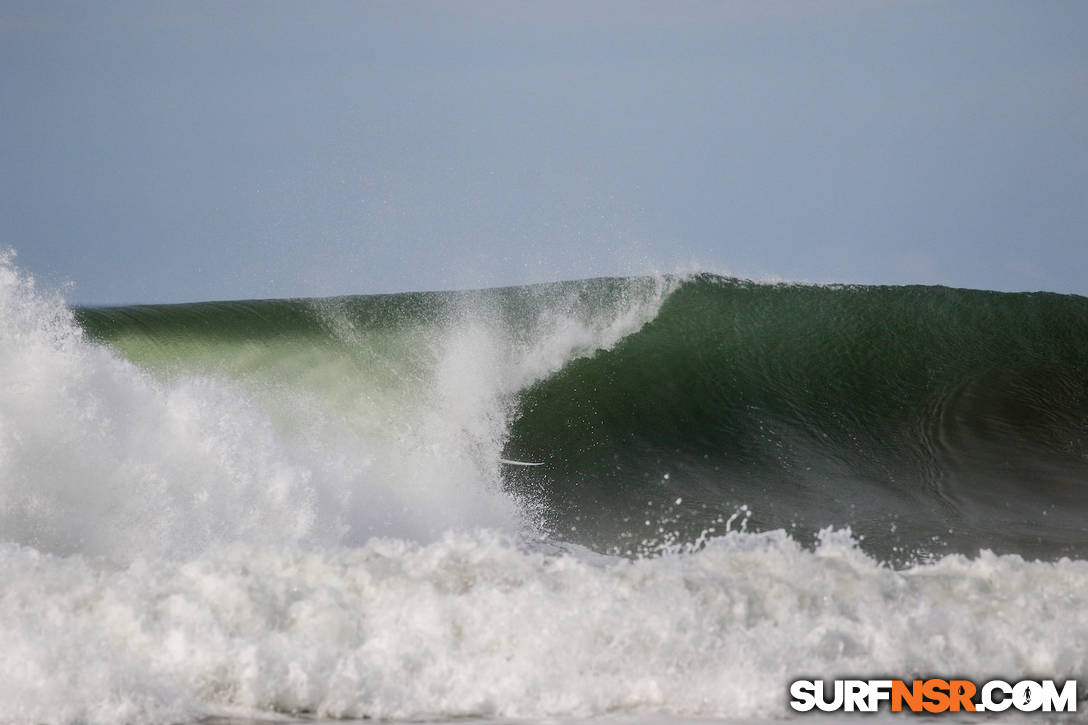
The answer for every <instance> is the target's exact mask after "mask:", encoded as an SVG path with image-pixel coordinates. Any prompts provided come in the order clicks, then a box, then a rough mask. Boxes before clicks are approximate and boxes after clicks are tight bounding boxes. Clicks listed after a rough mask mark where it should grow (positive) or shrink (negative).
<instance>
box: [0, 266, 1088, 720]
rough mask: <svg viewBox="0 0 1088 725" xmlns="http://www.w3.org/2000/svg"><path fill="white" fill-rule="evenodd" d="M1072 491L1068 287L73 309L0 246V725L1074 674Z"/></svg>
mask: <svg viewBox="0 0 1088 725" xmlns="http://www.w3.org/2000/svg"><path fill="white" fill-rule="evenodd" d="M504 459H506V460H517V461H525V462H532V463H540V464H542V465H539V466H534V467H525V466H512V465H508V464H506V463H503V462H502V461H503V460H504ZM1086 474H1088V299H1085V298H1081V297H1076V296H1061V295H1052V294H1043V293H1037V294H998V293H990V292H977V291H965V290H952V289H946V288H932V287H897V288H896V287H819V286H801V285H760V284H752V283H748V282H743V281H738V280H732V279H726V278H721V277H715V276H712V275H696V276H689V277H684V278H674V277H665V278H636V279H598V280H588V281H581V282H564V283H556V284H550V285H537V286H531V287H520V288H507V289H497V290H485V291H479V292H461V293H426V294H423V293H413V294H400V295H384V296H360V297H342V298H333V299H312V300H266V301H246V302H208V303H199V304H186V305H145V306H129V307H113V308H72V307H71V306H69V305H68V304H67V303H66V302H65V300H64V299H62V298H61V297H59V296H58V295H56V294H54V293H51V292H48V291H43V290H41V289H39V288H38V287H37V286H36V285H35V282H34V280H33V279H31V278H30V277H29V276H28V275H27V274H26V273H24V272H22V271H21V270H20V269H19V268H18V267H17V266H16V265H15V263H14V261H13V259H12V257H11V255H7V256H5V257H3V259H2V260H0V577H2V581H3V584H2V585H0V643H2V646H0V721H2V722H28V723H37V722H50V723H52V722H57V723H76V722H80V723H82V722H96V723H97V722H102V723H107V722H186V721H200V720H205V721H208V722H216V721H222V720H223V719H227V720H237V721H248V720H255V721H264V720H288V721H290V720H298V719H300V718H301V719H337V718H348V719H353V718H358V719H361V718H378V719H385V720H393V721H398V720H407V721H421V720H427V721H450V720H458V721H471V722H496V723H498V722H509V721H512V720H524V721H531V722H541V721H551V722H571V721H587V720H588V721H592V722H597V721H600V722H612V723H647V722H662V721H668V722H677V723H679V722H692V721H696V722H703V721H705V720H707V719H709V720H740V721H744V722H760V721H781V720H783V719H786V718H788V717H790V711H789V710H788V705H787V703H788V693H787V688H788V684H789V682H790V681H792V680H793V679H797V678H801V677H804V678H813V677H817V678H827V679H831V678H835V677H841V676H851V677H857V676H863V677H865V676H872V677H878V676H894V677H903V678H910V677H915V676H931V675H935V676H941V675H956V676H965V677H968V678H970V679H973V680H976V681H982V680H986V679H990V678H993V677H1001V678H1004V679H1010V680H1016V679H1024V678H1035V679H1039V678H1047V679H1051V678H1052V679H1066V678H1078V679H1079V680H1088V677H1086V675H1088V617H1086V616H1085V614H1084V612H1085V611H1086V609H1088V608H1086V605H1088V517H1086V513H1088V475H1086ZM1082 687H1083V685H1082ZM1081 695H1082V696H1083V690H1082V692H1081ZM1081 709H1082V710H1083V709H1085V708H1084V707H1083V704H1082V708H1081ZM815 719H816V721H822V720H821V719H820V718H818V717H817V718H815Z"/></svg>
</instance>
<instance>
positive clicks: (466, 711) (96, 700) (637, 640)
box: [0, 532, 1088, 722]
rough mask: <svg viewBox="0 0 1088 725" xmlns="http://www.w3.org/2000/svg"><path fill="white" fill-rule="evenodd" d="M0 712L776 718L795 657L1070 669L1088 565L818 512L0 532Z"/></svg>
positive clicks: (962, 668)
mask: <svg viewBox="0 0 1088 725" xmlns="http://www.w3.org/2000/svg"><path fill="white" fill-rule="evenodd" d="M0 572H2V576H3V578H4V581H5V582H6V585H5V591H4V596H3V597H2V598H0V629H2V631H3V639H4V642H5V646H4V648H3V650H2V652H0V703H2V705H0V707H2V708H3V713H2V715H3V717H4V719H10V720H21V721H27V722H33V721H69V722H71V721H100V722H110V721H120V720H129V721H167V720H181V719H189V718H196V717H200V716H206V715H216V714H219V715H224V714H235V715H238V714H241V713H259V712H261V711H269V710H275V711H280V712H303V711H304V712H311V713H315V714H317V715H320V716H325V717H363V716H369V717H385V718H411V719H417V718H452V717H462V716H477V717H535V718H540V717H588V716H593V715H600V714H604V713H617V712H619V713H622V712H665V713H670V714H672V715H697V716H715V717H730V718H737V717H748V718H752V717H766V718H779V717H783V716H785V715H786V714H787V713H786V711H785V703H786V683H788V682H789V681H790V680H791V679H792V678H794V677H799V676H802V675H807V676H812V675H817V676H820V677H833V676H835V675H858V674H866V673H868V674H873V675H877V674H884V675H889V674H890V675H897V676H904V677H909V676H910V675H912V674H933V673H938V674H940V673H945V674H947V673H957V674H970V675H971V676H972V678H983V679H985V678H988V677H990V676H997V675H1000V676H1004V677H1016V678H1019V677H1022V676H1032V675H1034V676H1040V677H1044V676H1045V677H1070V676H1076V675H1078V674H1080V673H1083V672H1084V671H1085V669H1086V667H1088V654H1086V652H1085V648H1084V647H1083V642H1084V641H1086V638H1088V620H1085V618H1084V616H1083V612H1084V610H1085V607H1086V606H1088V563H1085V562H1070V561H1062V562H1058V563H1053V564H1050V563H1030V562H1025V561H1023V560H1021V559H1020V558H1018V557H1014V556H1013V557H997V556H993V555H986V554H984V555H982V556H981V557H979V558H978V559H975V560H967V559H964V558H960V557H948V558H946V559H943V560H941V561H939V562H936V563H933V564H928V565H924V566H919V567H917V568H915V569H911V570H908V571H902V572H897V571H893V570H891V569H888V568H886V567H883V566H881V565H879V564H877V563H875V562H874V561H872V560H871V559H869V558H867V557H866V556H865V555H864V554H862V553H861V552H860V551H859V550H858V549H857V548H856V546H855V545H854V542H853V541H852V540H851V539H850V538H849V536H848V535H846V534H843V533H838V534H832V533H829V534H827V535H825V536H824V539H823V541H822V543H821V544H820V546H819V547H818V548H817V549H816V551H815V552H812V551H807V550H804V549H802V548H800V547H799V546H798V545H796V544H795V543H794V542H793V541H791V540H790V539H789V538H787V537H786V536H785V535H784V534H782V533H781V532H778V533H770V534H743V533H733V534H728V535H725V536H723V537H720V538H717V539H714V540H712V541H711V542H710V543H709V545H708V546H707V547H706V548H705V549H704V550H702V551H699V552H697V553H685V554H674V555H667V556H663V557H659V558H655V559H648V560H641V561H634V562H631V561H626V560H611V559H601V558H599V557H593V558H589V557H582V556H578V555H577V554H575V553H566V554H560V555H552V554H544V553H533V552H531V551H526V550H525V549H524V548H521V547H518V546H516V545H515V544H513V543H511V541H510V540H508V539H505V538H503V537H501V536H498V535H495V534H488V533H477V534H448V535H447V536H445V537H444V538H442V539H441V540H439V541H437V542H433V543H431V544H427V545H418V544H410V543H407V542H404V541H402V540H378V539H375V540H372V541H371V542H370V543H368V544H367V545H366V546H363V547H357V548H337V549H328V550H320V551H316V550H315V551H302V550H300V549H297V548H283V547H278V548H269V547H255V546H250V545H244V546H243V545H232V546H230V547H226V548H221V549H216V550H214V551H211V550H210V551H208V552H206V553H205V554H203V555H202V556H200V557H198V558H196V559H193V560H191V561H188V562H181V563H179V562H175V563H167V562H163V561H155V562H145V561H137V562H135V563H133V564H132V565H130V566H129V567H126V568H124V569H120V570H102V569H96V568H94V567H92V566H90V565H88V564H86V563H84V562H83V561H82V560H81V559H78V558H68V559H63V558H55V557H49V556H44V555H41V554H39V553H38V552H36V551H34V550H32V549H29V548H25V547H16V546H11V545H9V546H6V547H4V548H3V549H0Z"/></svg>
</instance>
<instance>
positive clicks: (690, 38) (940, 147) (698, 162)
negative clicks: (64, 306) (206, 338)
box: [0, 0, 1088, 304]
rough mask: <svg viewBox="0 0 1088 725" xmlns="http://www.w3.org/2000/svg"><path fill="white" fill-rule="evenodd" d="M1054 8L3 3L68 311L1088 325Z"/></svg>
mask: <svg viewBox="0 0 1088 725" xmlns="http://www.w3.org/2000/svg"><path fill="white" fill-rule="evenodd" d="M1086 28H1088V3H1085V2H1081V1H1080V0H1076V1H1071V2H1050V1H1048V0H1037V1H1034V0H1031V1H1029V0H1020V1H1017V2H1005V1H1003V0H954V1H953V0H948V1H941V0H909V1H908V0H796V1H792V2H788V1H786V0H725V1H723V2H702V1H700V2H689V1H687V0H668V1H667V2H666V1H665V0H662V1H661V2H644V1H641V0H625V1H623V2H619V1H614V0H601V1H599V2H593V3H584V2H567V1H565V0H549V1H548V2H518V1H509V2H499V1H498V0H494V1H489V2H482V1H481V2H465V1H456V0H443V1H441V2H433V1H427V0H420V1H412V2H406V1H397V2H338V1H336V0H326V1H324V2H281V1H279V0H261V1H260V2H221V1H219V0H216V1H215V2H196V1H194V2H170V1H165V2H155V3H146V2H142V1H140V2H127V1H123V2H116V1H112V0H106V1H104V2H94V3H85V2H74V3H67V2H49V1H45V2H42V1H41V0H33V1H31V2H10V1H9V0H0V247H10V248H14V249H15V250H16V252H17V260H18V264H19V265H20V266H22V267H23V268H25V269H27V270H29V271H30V272H31V273H32V274H33V275H34V276H35V277H36V278H37V279H38V280H39V282H40V283H42V284H45V285H53V286H62V287H63V288H64V289H65V290H66V292H65V294H66V295H67V297H68V299H69V300H70V301H72V302H73V303H76V304H122V303H136V302H179V301H193V300H208V299H240V298H268V297H306V296H323V295H334V294H354V293H358V294H366V293H378V292H395V291H403V290H426V289H451V288H473V287H489V286H499V285H510V284H523V283H529V282H541V281H554V280H558V279H576V278H585V277H593V276H602V275H630V274H642V273H648V272H688V271H693V270H706V271H712V272H718V273H725V274H732V275H737V276H744V277H751V278H756V279H780V280H796V281H805V282H851V283H876V284H911V283H922V284H946V285H953V286H963V287H976V288H986V289H1001V290H1037V289H1043V290H1051V291H1058V292H1071V293H1077V294H1088V274H1086V270H1088V41H1086V40H1085V32H1084V31H1085V29H1086Z"/></svg>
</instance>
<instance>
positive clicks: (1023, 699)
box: [790, 678, 1077, 713]
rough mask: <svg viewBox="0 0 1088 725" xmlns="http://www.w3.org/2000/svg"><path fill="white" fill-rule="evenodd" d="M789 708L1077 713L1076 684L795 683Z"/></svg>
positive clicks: (995, 681)
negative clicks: (884, 705)
mask: <svg viewBox="0 0 1088 725" xmlns="http://www.w3.org/2000/svg"><path fill="white" fill-rule="evenodd" d="M790 698H791V699H790V707H792V708H793V709H794V710H796V711H798V712H809V711H810V710H813V709H817V710H822V711H823V712H836V711H844V712H876V711H877V710H879V709H880V707H881V705H882V704H883V703H888V704H889V706H890V707H891V711H892V712H902V711H904V710H906V711H908V712H928V713H943V712H1002V711H1005V710H1008V709H1009V708H1012V709H1014V710H1019V711H1020V712H1076V711H1077V681H1076V680H1066V681H1065V683H1063V684H1062V686H1061V687H1058V685H1057V684H1056V683H1055V682H1054V680H1021V681H1020V682H1015V683H1009V682H1005V681H1004V680H990V681H989V682H985V683H983V684H982V685H977V684H975V683H974V682H971V681H970V680H942V679H937V678H932V679H928V680H910V681H906V680H833V681H831V682H825V681H824V680H797V681H795V682H793V683H792V684H791V685H790Z"/></svg>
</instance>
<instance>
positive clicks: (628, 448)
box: [508, 276, 1088, 561]
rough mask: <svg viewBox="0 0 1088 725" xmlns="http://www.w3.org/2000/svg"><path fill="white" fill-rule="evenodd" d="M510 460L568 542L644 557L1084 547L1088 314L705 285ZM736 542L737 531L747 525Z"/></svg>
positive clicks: (1008, 304)
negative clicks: (667, 548) (725, 551)
mask: <svg viewBox="0 0 1088 725" xmlns="http://www.w3.org/2000/svg"><path fill="white" fill-rule="evenodd" d="M508 452H509V453H510V455H512V456H513V457H517V458H522V457H524V458H527V459H538V460H544V461H547V462H548V466H546V467H541V468H540V469H534V470H531V471H518V472H516V474H515V476H516V479H515V481H514V485H515V487H517V488H519V489H525V490H529V489H535V490H539V491H543V492H544V496H545V497H546V499H547V502H548V508H549V510H550V511H551V512H552V514H553V516H552V523H553V525H554V526H555V528H556V529H558V530H559V531H560V532H561V533H562V534H563V535H564V536H568V537H573V538H576V539H577V540H580V541H582V542H584V543H588V544H590V545H592V546H594V547H597V548H614V549H618V550H620V551H627V550H632V551H637V550H639V549H640V548H645V547H646V546H647V545H650V546H654V545H657V544H659V543H668V542H671V541H681V542H683V541H692V540H693V539H694V538H696V537H698V535H699V534H700V533H702V532H704V531H706V530H707V529H709V528H717V530H718V531H721V529H722V526H723V522H725V521H727V520H728V518H729V517H731V516H733V514H735V513H736V512H737V511H738V508H739V507H742V506H747V510H748V511H750V514H751V515H750V519H749V520H748V526H749V528H755V529H766V528H772V529H773V528H785V529H787V530H790V531H791V532H794V533H795V534H796V535H799V536H802V537H804V536H810V535H812V534H813V533H815V532H816V531H818V530H819V529H820V528H822V527H826V526H831V525H835V526H849V527H850V528H851V529H852V530H853V531H854V532H855V533H856V534H858V535H860V536H862V537H864V539H863V545H865V546H866V547H868V548H870V549H871V550H873V551H875V552H877V553H879V554H880V555H881V556H883V557H885V558H888V559H891V560H898V561H902V560H909V559H911V558H912V557H914V556H916V555H918V554H926V553H939V552H943V551H947V550H953V551H965V552H971V553H974V552H977V551H978V549H979V548H980V547H988V548H993V549H997V550H1002V551H1016V552H1020V553H1024V554H1027V555H1041V556H1055V555H1059V554H1066V553H1079V554H1081V555H1083V554H1084V553H1085V551H1086V549H1088V546H1086V545H1088V300H1086V299H1084V298H1081V297H1072V296H1060V295H1052V294H1000V293H991V292H976V291H967V290H953V289H946V288H933V287H834V288H832V287H815V286H796V285H776V286H768V285H755V284H748V283H742V282H737V281H732V280H726V279H722V278H718V277H712V276H703V277H699V278H697V279H693V280H690V281H688V282H687V283H686V284H684V285H683V286H682V287H681V288H680V289H679V290H677V291H676V292H675V293H674V294H673V295H672V296H671V297H670V298H669V299H668V300H667V301H666V302H665V304H664V305H663V306H662V308H661V311H660V314H659V315H658V316H657V317H656V318H655V319H654V320H653V321H652V322H650V323H649V324H647V325H646V326H645V327H644V328H643V329H642V330H641V331H640V332H638V333H637V334H634V335H632V336H630V337H628V338H626V339H625V340H623V341H622V342H621V343H620V344H619V345H617V346H616V347H615V348H613V349H612V350H610V351H607V352H601V353H599V354H597V355H595V356H593V357H592V358H585V359H581V360H576V361H574V362H572V363H571V364H570V365H568V366H567V367H566V368H565V369H564V370H563V371H562V372H560V373H559V374H557V375H555V376H552V377H550V378H549V379H547V380H544V381H542V382H540V383H538V384H536V385H535V386H533V387H531V388H530V389H528V390H526V391H525V392H524V394H523V395H522V398H521V415H520V417H519V418H518V419H517V421H516V422H515V424H514V426H513V429H512V436H511V440H510V443H509V446H508ZM736 525H737V520H734V523H733V526H734V527H735V526H736Z"/></svg>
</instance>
